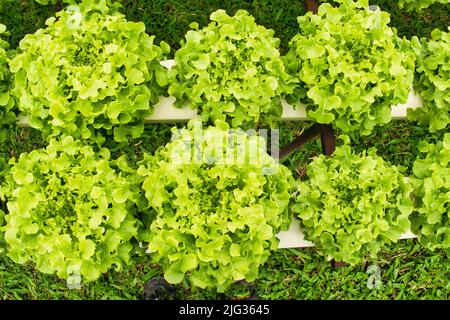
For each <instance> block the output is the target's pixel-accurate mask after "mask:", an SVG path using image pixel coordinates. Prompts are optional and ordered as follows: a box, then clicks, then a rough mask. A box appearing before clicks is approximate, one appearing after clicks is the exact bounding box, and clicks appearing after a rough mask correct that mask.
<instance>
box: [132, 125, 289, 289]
mask: <svg viewBox="0 0 450 320" xmlns="http://www.w3.org/2000/svg"><path fill="white" fill-rule="evenodd" d="M216 124H217V126H216V127H208V128H206V129H203V130H202V128H201V123H200V122H198V120H196V121H191V122H190V123H189V124H188V127H187V128H184V129H182V130H181V131H180V132H177V131H176V130H174V131H173V132H174V139H173V141H172V142H170V143H169V144H167V145H166V146H165V147H161V148H160V149H158V151H157V152H156V154H155V155H154V156H146V158H145V159H144V160H143V161H142V163H141V164H140V167H139V169H138V174H139V175H140V176H142V177H143V178H144V181H143V184H142V189H143V190H144V191H145V197H146V199H147V200H148V207H149V211H148V212H149V215H151V216H152V217H153V221H152V223H151V226H150V227H149V228H148V229H147V230H145V232H143V234H142V235H141V237H143V238H144V239H147V240H148V242H149V246H148V252H149V253H150V254H151V255H152V258H153V260H154V261H156V262H159V263H160V264H161V265H162V267H163V269H164V276H165V278H166V279H167V281H168V282H170V283H180V282H181V281H183V279H184V278H185V277H188V278H189V279H190V282H191V283H192V285H194V286H198V287H201V288H205V287H215V288H216V289H217V290H218V291H222V292H223V290H225V289H226V287H227V286H228V285H230V284H231V283H232V282H234V281H238V280H241V279H245V280H247V281H253V280H255V278H256V277H257V275H258V267H259V266H260V265H261V264H262V263H264V262H265V261H266V260H267V258H268V256H269V254H270V251H271V250H272V249H276V248H277V243H278V240H277V239H276V238H275V234H276V233H277V232H278V231H279V230H280V229H281V228H282V227H286V226H287V223H288V221H289V219H288V215H287V205H288V202H289V199H290V188H291V186H292V183H293V180H292V176H291V172H290V171H289V170H288V169H287V168H286V167H284V166H283V165H280V164H278V162H276V160H275V159H273V158H272V157H270V156H269V155H268V154H267V153H266V149H265V141H264V139H263V138H262V137H259V136H248V135H247V134H245V133H244V132H243V131H241V130H236V131H229V130H228V125H227V124H226V123H225V122H219V121H216ZM200 136H201V137H203V138H199V137H200ZM200 139H201V140H200ZM233 141H234V142H233ZM250 150H252V151H250Z"/></svg>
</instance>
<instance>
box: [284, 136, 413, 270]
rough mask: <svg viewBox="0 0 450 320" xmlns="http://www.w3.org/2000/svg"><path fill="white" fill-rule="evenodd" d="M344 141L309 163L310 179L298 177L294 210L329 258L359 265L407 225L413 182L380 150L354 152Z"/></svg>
mask: <svg viewBox="0 0 450 320" xmlns="http://www.w3.org/2000/svg"><path fill="white" fill-rule="evenodd" d="M344 141H345V142H346V144H345V145H343V146H340V147H337V148H336V151H335V153H334V154H333V156H331V157H326V156H324V155H320V156H318V157H317V158H315V159H314V160H313V161H312V162H311V163H310V164H309V165H308V166H307V174H308V180H307V181H300V182H298V195H297V196H296V197H295V204H294V205H292V211H293V212H294V214H296V215H297V216H298V217H299V219H300V221H301V224H302V226H303V228H304V231H305V234H306V239H308V240H310V241H312V242H314V243H315V244H316V245H317V246H318V247H319V248H320V249H321V250H322V251H323V253H324V254H325V255H326V256H327V258H328V259H335V260H337V261H345V262H348V263H350V264H357V263H359V262H360V261H361V260H364V259H369V258H372V259H375V258H376V256H377V253H378V252H379V251H380V249H382V248H383V246H384V245H385V244H388V243H390V242H395V241H397V240H398V239H399V238H400V236H401V235H402V234H403V233H404V232H405V231H407V230H408V228H409V226H410V223H409V220H408V216H409V215H410V214H411V212H412V210H413V205H412V200H411V199H410V192H411V189H412V187H411V186H410V185H409V184H407V183H406V182H405V180H404V176H403V174H402V173H401V172H400V169H399V167H396V166H392V165H389V164H388V163H386V162H385V161H384V160H383V159H382V158H381V157H379V156H377V155H376V150H375V149H373V148H371V149H369V151H367V153H365V152H364V153H361V154H358V153H354V152H352V151H351V148H350V146H349V145H347V143H348V138H347V137H345V136H344Z"/></svg>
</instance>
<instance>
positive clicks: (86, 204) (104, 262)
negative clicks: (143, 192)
mask: <svg viewBox="0 0 450 320" xmlns="http://www.w3.org/2000/svg"><path fill="white" fill-rule="evenodd" d="M10 164H11V170H10V172H11V174H10V176H9V178H8V179H7V182H6V183H5V184H4V185H3V187H2V192H3V193H5V194H6V195H7V201H8V202H7V208H8V213H7V214H6V215H5V222H6V223H5V226H4V227H3V228H2V229H3V230H2V231H4V233H5V240H6V243H7V252H8V256H9V257H10V258H11V259H12V260H13V261H15V262H16V263H19V264H24V263H26V262H29V261H30V262H33V263H34V264H35V265H36V268H37V269H38V270H39V271H41V272H43V273H47V274H53V273H56V274H57V275H58V276H59V277H61V278H63V279H67V281H68V284H72V285H74V284H76V283H73V282H79V281H81V280H83V281H86V282H87V281H93V280H95V279H97V278H98V277H99V276H100V275H101V274H102V273H105V272H107V271H108V270H109V269H111V268H113V267H115V269H116V270H121V269H122V267H123V265H127V264H129V263H130V253H131V250H132V248H133V245H132V243H131V239H132V238H133V237H135V236H136V234H137V229H138V224H139V222H138V220H137V219H136V218H135V212H136V204H137V203H138V202H139V184H136V185H134V184H132V183H131V182H130V181H129V180H128V179H127V178H125V176H126V175H127V174H128V173H127V171H130V170H131V169H129V168H128V165H127V163H126V161H125V159H124V158H119V159H118V160H116V161H112V160H111V159H110V153H109V151H108V150H107V149H100V150H99V151H96V150H94V149H93V148H92V147H90V146H87V145H84V144H83V143H82V142H80V141H77V140H74V139H73V138H72V137H70V136H66V137H63V138H62V139H61V140H55V139H51V140H50V143H49V145H48V147H47V148H46V149H39V150H34V151H32V152H30V153H23V154H21V155H20V157H19V159H18V160H16V159H14V158H13V159H11V161H10Z"/></svg>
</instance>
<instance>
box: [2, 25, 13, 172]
mask: <svg viewBox="0 0 450 320" xmlns="http://www.w3.org/2000/svg"><path fill="white" fill-rule="evenodd" d="M8 34H9V32H6V27H5V26H4V25H3V24H0V143H3V142H4V141H5V139H6V136H7V135H8V128H7V127H6V126H8V125H9V124H11V123H12V122H14V119H15V115H14V113H13V112H12V108H13V107H14V99H13V97H12V96H11V94H10V90H11V84H12V80H11V72H10V71H9V67H8V61H9V52H8V49H9V44H8V43H7V42H6V41H4V40H3V39H2V38H1V36H3V35H8ZM0 162H1V160H0ZM0 170H1V163H0Z"/></svg>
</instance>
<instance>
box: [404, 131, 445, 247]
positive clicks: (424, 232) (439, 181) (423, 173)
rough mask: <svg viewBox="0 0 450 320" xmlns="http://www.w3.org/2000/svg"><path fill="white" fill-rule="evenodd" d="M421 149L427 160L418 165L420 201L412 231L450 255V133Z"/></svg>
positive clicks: (416, 178) (414, 181) (416, 176)
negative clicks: (439, 140)
mask: <svg viewBox="0 0 450 320" xmlns="http://www.w3.org/2000/svg"><path fill="white" fill-rule="evenodd" d="M419 149H420V151H421V152H422V153H424V154H425V156H424V157H422V158H420V159H418V160H416V161H415V163H414V167H413V174H414V176H413V177H412V178H411V181H412V184H413V186H414V194H415V197H416V201H417V209H416V211H415V212H414V213H413V214H412V215H411V224H412V230H413V232H414V233H416V234H417V235H418V236H419V241H420V242H421V243H422V244H423V245H424V246H426V247H427V248H429V249H431V250H435V249H440V248H442V249H446V250H447V252H450V250H449V249H450V133H447V134H445V136H444V140H443V141H441V142H438V143H436V144H430V143H426V142H422V143H421V144H420V145H419Z"/></svg>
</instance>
